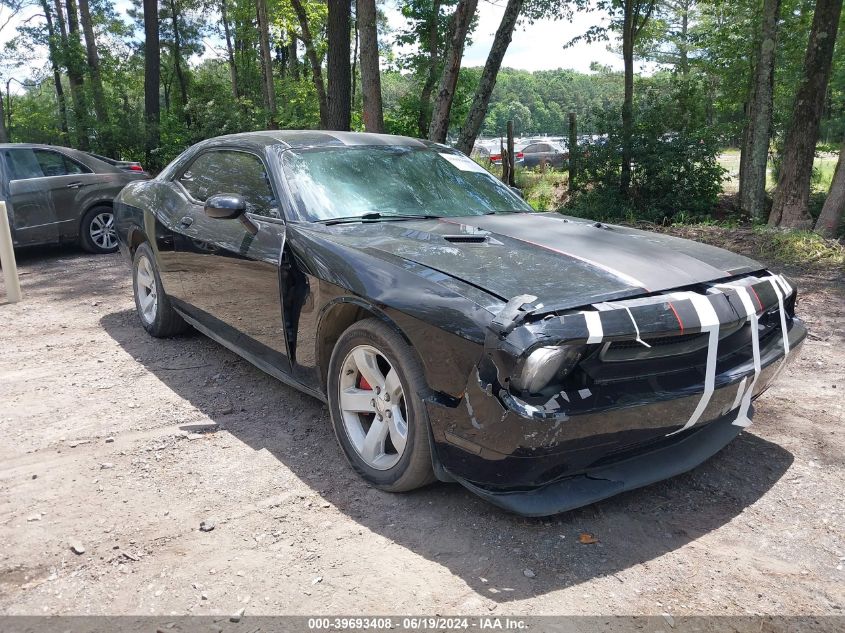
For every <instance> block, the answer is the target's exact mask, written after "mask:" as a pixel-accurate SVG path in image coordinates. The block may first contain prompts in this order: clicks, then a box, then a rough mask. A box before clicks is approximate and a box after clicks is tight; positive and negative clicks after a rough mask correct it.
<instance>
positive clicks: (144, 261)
mask: <svg viewBox="0 0 845 633" xmlns="http://www.w3.org/2000/svg"><path fill="white" fill-rule="evenodd" d="M135 280H136V283H135V292H136V293H137V295H138V306H139V308H140V312H141V318H142V319H144V321H145V322H146V323H148V324H152V323H153V321H155V318H156V312H157V311H158V290H157V285H156V277H155V274H154V273H153V266H152V264H151V263H150V260H149V258H148V257H147V256H146V255H141V256H140V257H139V258H138V266H137V267H136V268H135Z"/></svg>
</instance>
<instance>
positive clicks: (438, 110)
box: [428, 0, 478, 143]
mask: <svg viewBox="0 0 845 633" xmlns="http://www.w3.org/2000/svg"><path fill="white" fill-rule="evenodd" d="M477 6H478V0H458V6H457V7H456V8H455V13H454V15H453V16H452V20H453V22H452V32H451V37H450V38H449V44H448V46H447V49H446V57H445V60H444V64H443V73H442V74H441V75H440V88H439V90H438V93H437V98H436V100H435V102H434V108H433V110H432V115H431V125H429V127H428V138H429V139H431V140H432V141H435V142H437V143H445V142H446V135H447V134H448V132H449V115H450V113H451V111H452V101H454V99H455V87H456V86H457V85H458V73H459V72H460V70H461V58H462V57H463V55H464V44H466V39H467V32H468V31H469V26H470V23H471V22H472V18H473V16H474V15H475V9H476V7H477Z"/></svg>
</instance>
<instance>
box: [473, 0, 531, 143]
mask: <svg viewBox="0 0 845 633" xmlns="http://www.w3.org/2000/svg"><path fill="white" fill-rule="evenodd" d="M523 4H524V0H508V4H507V6H506V7H505V13H504V15H503V16H502V21H501V22H500V23H499V28H498V30H497V31H496V36H495V37H494V38H493V45H492V46H491V47H490V53H489V54H488V55H487V62H486V63H485V64H484V72H482V73H481V79H480V81H479V82H478V88H477V89H476V91H475V96H474V97H473V99H472V105H471V106H470V108H469V114H468V115H467V120H466V123H465V124H464V127H463V130H461V135H460V136H459V137H458V144H457V148H458V149H459V150H460V151H462V152H463V153H464V154H467V155H469V153H470V152H472V146H473V145H474V144H475V139H476V138H477V137H478V131H479V130H480V129H481V125H482V124H483V123H484V117H485V116H486V115H487V107H488V105H489V104H490V95H491V94H493V88H495V86H496V78H497V77H498V75H499V68H501V66H502V59H503V58H504V57H505V53H506V52H507V50H508V46H509V45H510V43H511V38H512V37H513V29H514V27H515V26H516V21H517V19H518V18H519V12H520V11H521V10H522V5H523Z"/></svg>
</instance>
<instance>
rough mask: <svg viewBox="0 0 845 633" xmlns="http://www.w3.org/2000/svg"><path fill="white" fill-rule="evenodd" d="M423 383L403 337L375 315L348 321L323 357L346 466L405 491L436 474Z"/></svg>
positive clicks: (372, 480) (375, 482)
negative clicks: (328, 357) (329, 353)
mask: <svg viewBox="0 0 845 633" xmlns="http://www.w3.org/2000/svg"><path fill="white" fill-rule="evenodd" d="M426 389H427V386H426V383H425V378H424V376H423V372H422V368H421V367H420V364H419V361H418V360H417V358H416V356H415V355H414V352H413V350H412V349H411V347H410V346H409V345H408V344H407V343H406V342H405V341H404V340H403V339H402V337H401V336H400V335H399V334H398V333H397V332H396V331H394V330H393V329H392V328H390V327H389V326H388V325H386V324H385V323H383V322H381V321H379V320H378V319H366V320H364V321H359V322H357V323H354V324H353V325H352V326H350V327H349V329H347V330H346V331H345V332H344V333H343V334H342V335H341V337H340V339H338V342H337V344H336V345H335V348H334V351H333V352H332V357H331V361H330V362H329V375H328V396H329V410H330V412H331V418H332V425H333V426H334V431H335V435H336V436H337V439H338V442H339V443H340V447H341V448H342V449H343V452H344V454H345V455H346V459H347V460H348V461H349V464H350V465H351V466H352V468H353V469H354V470H355V472H357V473H358V474H359V475H360V476H361V477H362V478H363V479H364V480H366V481H367V482H369V483H370V484H372V485H373V486H375V487H377V488H381V489H382V490H387V491H390V492H404V491H407V490H413V489H414V488H419V487H421V486H425V485H426V484H429V483H431V482H433V481H434V480H435V478H434V473H433V471H432V467H431V447H430V444H429V435H428V433H429V431H428V415H427V412H426V409H425V404H424V403H423V401H422V399H421V398H420V396H419V395H418V394H419V393H424V392H425V390H426Z"/></svg>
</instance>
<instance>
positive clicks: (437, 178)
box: [284, 146, 531, 221]
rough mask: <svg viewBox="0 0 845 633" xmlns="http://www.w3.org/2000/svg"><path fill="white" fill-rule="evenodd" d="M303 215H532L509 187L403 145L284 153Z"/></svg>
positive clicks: (455, 158)
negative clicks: (528, 213)
mask: <svg viewBox="0 0 845 633" xmlns="http://www.w3.org/2000/svg"><path fill="white" fill-rule="evenodd" d="M284 170H285V176H286V178H287V181H288V183H289V184H290V187H291V190H292V193H293V196H294V198H295V199H296V201H297V204H298V205H299V207H300V212H301V213H302V214H303V215H304V216H305V217H306V218H308V219H309V220H311V221H323V220H331V219H332V218H349V217H353V218H354V217H360V216H362V215H364V214H379V216H380V217H386V216H408V215H410V216H420V215H424V216H464V215H484V214H490V213H513V212H524V211H531V207H530V206H528V204H526V203H525V201H523V200H522V199H521V198H520V197H519V196H517V195H516V194H515V193H514V192H513V191H512V190H511V189H510V187H508V186H507V185H505V184H504V183H503V182H501V181H500V180H498V179H496V178H494V177H493V176H492V175H491V174H490V173H489V172H487V170H485V169H484V168H483V167H481V166H480V165H478V164H476V163H475V162H474V161H473V160H471V159H469V158H467V157H466V156H464V155H463V154H460V153H457V152H454V151H450V150H446V149H445V148H444V149H428V148H410V147H400V146H378V147H370V146H367V147H331V148H316V149H306V150H295V151H286V152H284Z"/></svg>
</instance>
